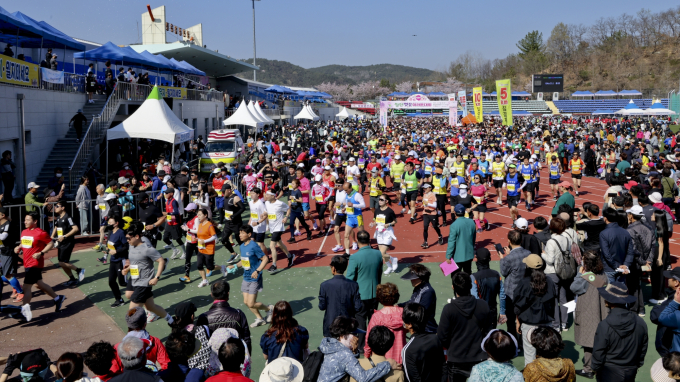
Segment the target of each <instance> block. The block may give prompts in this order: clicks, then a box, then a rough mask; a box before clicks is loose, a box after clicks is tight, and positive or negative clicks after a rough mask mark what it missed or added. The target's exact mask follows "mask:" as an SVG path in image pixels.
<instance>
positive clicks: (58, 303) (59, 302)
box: [54, 294, 66, 312]
mask: <svg viewBox="0 0 680 382" xmlns="http://www.w3.org/2000/svg"><path fill="white" fill-rule="evenodd" d="M65 300H66V296H64V295H61V294H60V295H59V296H57V299H56V300H54V311H55V312H58V311H60V310H61V306H62V305H63V304H64V301H65Z"/></svg>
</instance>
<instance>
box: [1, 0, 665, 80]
mask: <svg viewBox="0 0 680 382" xmlns="http://www.w3.org/2000/svg"><path fill="white" fill-rule="evenodd" d="M149 1H150V0H146V1H137V0H115V1H114V0H108V1H107V0H96V1H91V0H89V1H85V0H62V1H53V0H50V1H47V0H31V1H25V2H19V1H14V2H5V3H4V4H2V7H4V8H5V9H7V10H8V11H9V12H15V11H21V12H23V13H26V14H28V15H29V16H31V17H33V18H34V19H36V20H45V21H47V22H48V23H50V24H52V25H53V26H54V27H55V28H57V29H59V30H61V31H62V32H64V33H66V34H68V35H70V36H73V37H79V38H83V39H87V40H92V41H95V42H99V43H104V42H107V41H112V42H113V43H115V44H130V43H135V42H139V43H141V35H140V34H139V32H138V30H139V29H140V28H141V26H140V25H141V14H142V13H143V12H145V11H146V4H147V3H148V2H149ZM643 4H644V6H645V7H646V8H648V9H650V10H651V11H652V12H658V11H661V10H666V9H668V8H670V7H673V6H676V5H677V4H674V2H664V1H646V2H640V1H632V0H616V1H614V0H595V1H593V0H587V1H586V0H569V1H525V0H513V1H504V0H481V1H459V0H417V1H416V0H411V1H405V0H343V1H327V0H262V1H256V2H255V8H256V26H257V56H258V57H263V58H268V59H277V60H284V61H290V62H292V63H294V64H297V65H300V66H302V67H304V68H311V67H317V66H323V65H331V64H340V65H370V64H382V63H390V64H401V65H409V66H415V67H422V68H429V69H443V68H446V67H447V66H448V64H449V63H450V62H451V61H452V60H454V59H455V58H456V57H457V56H458V55H459V54H460V53H463V52H465V51H467V50H476V51H479V52H481V53H482V54H483V55H484V56H485V57H487V58H499V57H505V56H506V55H508V54H509V53H513V52H516V51H517V48H516V47H515V43H516V42H517V41H518V40H520V39H521V38H522V37H524V35H525V34H526V33H527V32H529V31H531V30H535V29H536V30H539V31H541V32H543V36H544V39H545V40H547V38H548V37H549V36H550V31H551V30H552V28H553V27H554V26H555V24H557V23H558V22H564V23H567V24H571V23H576V24H578V23H583V24H585V25H590V24H591V23H592V22H593V21H595V20H597V19H598V18H600V17H609V16H615V17H618V16H619V15H621V14H622V13H629V14H634V13H636V12H638V11H639V10H640V9H641V8H642V6H643ZM150 5H151V8H152V9H153V8H155V7H158V6H161V5H165V6H166V13H167V21H168V22H170V23H173V24H175V25H178V26H180V27H183V28H187V27H190V26H193V25H195V24H198V23H203V36H204V37H203V39H204V44H207V45H208V48H210V49H218V50H219V52H220V53H224V54H227V55H229V56H231V57H237V58H252V56H253V34H252V32H253V30H252V28H253V25H252V22H253V20H252V2H251V0H222V1H206V0H193V1H187V0H183V1H178V0H163V1H157V2H155V3H150ZM17 7H20V8H17ZM414 34H415V35H417V36H413V35H414Z"/></svg>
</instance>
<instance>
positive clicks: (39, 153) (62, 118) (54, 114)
mask: <svg viewBox="0 0 680 382" xmlns="http://www.w3.org/2000/svg"><path fill="white" fill-rule="evenodd" d="M17 94H23V95H24V121H25V123H26V131H27V132H28V131H30V132H31V143H27V144H26V179H20V181H21V182H20V183H19V181H18V182H17V183H18V184H17V189H22V190H23V189H24V188H25V187H26V184H28V182H31V181H34V180H35V179H36V177H37V176H38V173H39V172H40V170H41V169H42V166H43V164H44V163H45V161H46V160H47V157H48V156H49V154H50V152H51V151H52V147H53V146H54V143H55V142H56V141H57V139H60V138H63V137H64V136H65V135H66V133H67V131H68V129H69V126H68V123H69V121H70V120H71V118H72V117H73V116H74V115H75V114H76V112H77V111H78V109H80V108H82V107H83V105H84V104H85V95H84V94H77V93H61V92H54V91H48V90H40V89H30V88H21V87H14V86H5V85H0V142H5V143H7V142H6V141H13V140H18V139H19V136H20V131H21V124H20V123H21V110H20V104H19V100H17ZM17 147H18V144H17ZM19 149H20V148H19ZM22 156H23V155H22V153H21V152H20V151H19V150H17V151H16V152H15V150H12V157H13V158H14V159H15V161H16V163H17V167H18V173H19V174H18V175H19V178H21V172H22V167H21V158H22ZM19 186H20V187H21V188H19Z"/></svg>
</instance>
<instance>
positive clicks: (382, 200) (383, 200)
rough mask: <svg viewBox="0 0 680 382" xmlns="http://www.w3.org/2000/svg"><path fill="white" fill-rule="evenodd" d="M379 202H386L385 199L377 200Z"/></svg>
mask: <svg viewBox="0 0 680 382" xmlns="http://www.w3.org/2000/svg"><path fill="white" fill-rule="evenodd" d="M378 201H379V202H386V201H387V199H378Z"/></svg>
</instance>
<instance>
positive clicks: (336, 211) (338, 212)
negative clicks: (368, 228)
mask: <svg viewBox="0 0 680 382" xmlns="http://www.w3.org/2000/svg"><path fill="white" fill-rule="evenodd" d="M335 213H336V214H341V213H343V212H342V207H341V206H337V207H335Z"/></svg>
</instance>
